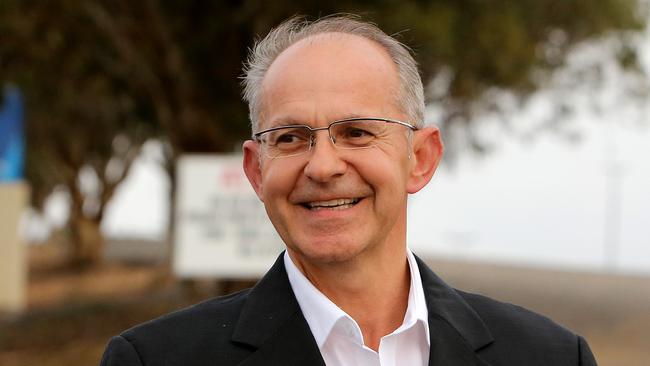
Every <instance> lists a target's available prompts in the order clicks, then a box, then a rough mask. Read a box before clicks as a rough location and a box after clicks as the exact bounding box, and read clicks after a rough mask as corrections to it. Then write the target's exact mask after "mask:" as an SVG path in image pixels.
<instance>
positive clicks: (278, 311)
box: [232, 254, 493, 366]
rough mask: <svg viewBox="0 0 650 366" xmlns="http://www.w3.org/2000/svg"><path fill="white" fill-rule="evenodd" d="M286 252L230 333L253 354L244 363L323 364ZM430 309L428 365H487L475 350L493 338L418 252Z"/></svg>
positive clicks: (247, 365)
mask: <svg viewBox="0 0 650 366" xmlns="http://www.w3.org/2000/svg"><path fill="white" fill-rule="evenodd" d="M282 256H283V255H282V254H281V255H280V256H279V257H278V259H277V260H276V262H275V264H274V265H273V267H271V269H270V270H269V272H268V273H267V274H266V275H265V276H264V278H262V279H261V280H260V282H259V283H258V284H257V285H256V286H255V287H254V288H253V289H252V290H251V292H250V294H249V297H248V299H247V301H246V304H245V305H244V308H243V309H242V312H241V315H240V317H239V320H238V322H237V325H236V326H235V330H234V333H233V336H232V341H233V342H234V343H237V344H240V345H242V346H244V347H246V348H250V349H251V351H252V354H251V356H250V357H248V358H246V359H245V360H244V361H243V362H242V363H241V364H240V365H241V366H254V365H286V366H291V365H320V366H325V363H324V361H323V358H322V357H321V355H320V351H319V349H318V346H317V345H316V341H315V340H314V337H313V335H312V333H311V331H310V329H309V325H308V324H307V321H306V320H305V318H304V316H303V315H302V312H301V311H300V306H299V305H298V302H297V300H296V298H295V296H294V294H293V290H292V289H291V285H290V284H289V279H288V278H287V273H286V270H285V268H284V262H283V259H282ZM416 260H417V262H418V267H419V270H420V276H421V278H422V286H423V288H424V293H425V298H426V302H427V309H428V312H429V332H430V339H431V348H430V355H429V365H431V366H433V365H435V366H439V365H455V366H469V365H475V366H489V364H488V363H486V362H484V361H483V360H481V359H480V357H479V356H478V355H477V353H476V351H478V350H479V349H481V348H483V347H485V346H487V345H489V344H490V343H492V342H493V339H492V335H491V334H490V331H489V330H488V329H487V327H486V326H485V324H484V323H483V321H482V320H481V318H480V317H479V316H478V314H476V312H475V311H474V309H472V308H471V307H470V306H469V304H467V302H465V300H464V299H463V298H462V297H461V296H460V295H459V294H458V293H457V292H456V291H455V290H454V289H452V288H451V287H449V286H448V285H447V284H445V283H444V282H443V281H442V280H441V279H440V278H439V277H438V276H436V275H435V274H434V273H433V272H432V271H431V270H430V269H429V267H427V265H426V264H425V263H424V262H422V261H421V260H420V259H419V258H417V257H416Z"/></svg>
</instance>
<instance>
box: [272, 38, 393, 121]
mask: <svg viewBox="0 0 650 366" xmlns="http://www.w3.org/2000/svg"><path fill="white" fill-rule="evenodd" d="M398 87H399V82H398V76H397V68H396V66H395V64H394V62H393V61H392V59H391V58H390V56H389V54H388V52H387V51H386V50H385V49H384V48H383V47H381V46H380V45H379V44H378V43H376V42H374V41H371V40H368V39H365V38H362V37H360V36H355V35H350V34H342V33H326V34H319V35H315V36H311V37H308V38H306V39H303V40H300V41H298V42H296V43H295V44H293V45H292V46H290V47H289V48H287V49H286V50H285V51H284V52H282V53H281V54H280V55H279V56H278V57H277V58H276V60H275V61H274V62H273V63H272V64H271V67H270V68H269V70H268V71H267V73H266V75H265V78H264V81H263V83H262V108H261V116H260V117H261V118H260V120H261V121H262V123H263V124H264V125H265V126H266V127H268V126H271V125H274V124H277V123H274V121H276V120H278V119H280V120H281V119H293V120H309V121H321V120H323V121H324V120H330V121H331V120H334V119H340V118H345V117H348V116H353V115H363V114H366V115H369V114H373V115H378V114H382V115H385V114H386V113H389V114H393V117H397V116H396V115H394V114H395V112H394V111H390V109H395V104H396V103H395V101H396V98H395V96H396V95H397V90H398Z"/></svg>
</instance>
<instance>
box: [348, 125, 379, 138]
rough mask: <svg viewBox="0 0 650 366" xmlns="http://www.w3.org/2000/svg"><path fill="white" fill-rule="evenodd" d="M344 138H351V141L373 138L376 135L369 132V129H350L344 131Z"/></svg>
mask: <svg viewBox="0 0 650 366" xmlns="http://www.w3.org/2000/svg"><path fill="white" fill-rule="evenodd" d="M344 136H345V138H349V139H360V138H366V137H372V136H374V134H373V133H372V132H371V131H368V130H367V129H364V128H360V127H348V128H346V129H345V131H344Z"/></svg>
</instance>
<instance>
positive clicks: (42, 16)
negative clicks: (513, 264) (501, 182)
mask: <svg viewBox="0 0 650 366" xmlns="http://www.w3.org/2000/svg"><path fill="white" fill-rule="evenodd" d="M641 10H642V9H641V3H640V1H639V0H602V1H590V0H506V1H499V2H487V1H480V0H454V1H449V0H429V1H426V0H403V1H394V0H380V1H367V0H349V1H344V2H336V3H327V4H323V3H322V2H320V1H315V0H304V1H302V2H300V3H296V2H292V1H287V0H278V1H274V2H265V1H253V0H249V1H245V0H243V1H229V2H205V1H198V0H191V1H175V2H168V1H157V0H143V1H129V0H115V1H102V0H89V1H85V2H81V3H79V2H76V1H72V0H43V1H28V0H23V1H19V0H5V1H4V2H3V3H2V4H0V37H2V38H0V80H5V81H11V82H13V83H16V84H18V85H19V86H20V87H21V88H22V89H23V91H24V93H25V95H26V99H27V102H28V108H27V134H28V162H27V175H28V179H29V180H30V182H31V183H32V185H33V189H34V192H35V199H34V202H35V204H36V205H38V204H39V203H40V202H42V199H43V197H45V196H46V195H47V194H49V192H50V191H51V189H52V188H53V187H55V186H57V185H61V184H63V185H65V186H66V187H67V190H68V192H70V196H71V200H72V207H73V210H72V212H73V214H72V216H71V220H70V223H69V228H70V230H69V231H70V233H71V234H72V239H73V242H78V244H76V246H75V248H78V249H77V251H76V252H75V253H76V254H75V255H76V257H78V258H80V259H81V258H82V257H87V258H86V259H84V260H86V261H92V260H93V258H96V257H97V254H98V253H99V251H98V250H93V251H91V252H93V254H92V255H90V256H86V255H81V254H80V253H81V252H80V249H79V248H84V247H86V248H99V247H100V244H97V243H101V241H102V240H101V235H100V233H99V230H98V227H99V226H98V225H99V222H100V221H101V216H102V215H101V214H102V212H103V207H104V204H105V203H106V202H107V201H108V199H110V196H111V194H112V192H113V191H114V189H115V187H116V185H117V184H119V182H120V181H121V179H123V178H124V176H125V175H126V174H127V173H128V167H129V165H130V162H131V161H132V159H133V157H134V156H135V154H136V153H137V151H138V149H139V146H140V145H141V144H142V142H143V141H144V140H146V139H147V138H150V137H156V138H159V139H162V140H163V141H165V142H166V143H167V145H168V146H169V149H168V156H167V169H168V172H169V174H170V177H171V179H172V187H174V184H173V181H174V176H175V161H176V158H177V157H178V155H180V154H182V153H186V152H223V151H232V150H233V148H234V147H235V146H237V145H238V144H239V141H241V140H243V139H245V138H247V136H248V134H249V128H248V119H247V109H246V106H245V105H244V104H243V103H242V102H241V100H240V86H239V80H238V76H240V75H241V63H242V60H243V59H244V58H245V57H246V53H247V49H248V47H250V46H251V45H252V40H253V39H254V37H256V36H257V35H263V34H265V33H266V32H267V31H268V30H269V29H270V27H272V26H273V25H275V24H277V23H278V22H280V21H281V20H283V19H285V18H287V17H289V16H292V15H294V14H305V15H307V16H308V17H310V18H314V17H316V16H318V15H322V14H330V13H336V12H351V13H360V14H364V15H365V18H368V19H371V20H374V21H376V22H377V23H379V25H380V26H381V27H382V28H383V29H385V30H387V31H388V32H390V33H397V32H401V33H400V34H399V37H401V38H402V40H403V41H404V42H405V43H406V44H408V45H410V46H411V47H412V48H413V49H414V51H415V53H416V56H417V59H418V61H419V63H420V65H421V67H422V73H423V79H424V80H425V81H431V80H434V81H435V82H434V83H431V84H430V86H429V87H428V102H429V103H430V104H432V105H436V106H438V107H439V108H440V109H441V110H442V111H443V114H442V117H441V121H440V123H439V124H440V125H441V127H442V128H443V129H448V128H449V127H450V126H454V125H462V126H464V128H465V129H469V128H471V126H472V124H473V123H475V122H474V121H475V119H474V118H473V116H475V115H476V114H477V113H480V112H481V111H483V110H486V109H491V108H495V105H496V104H495V102H494V100H493V98H491V96H492V95H493V94H494V93H493V91H494V90H502V91H508V92H510V93H512V94H513V95H516V96H520V97H525V96H526V95H528V94H530V93H532V92H533V91H535V90H537V89H538V88H540V87H542V86H543V85H544V80H545V78H546V77H547V76H548V75H549V74H550V73H551V72H553V71H554V70H556V69H557V68H558V67H560V66H561V65H562V64H563V62H564V60H565V57H566V54H567V52H568V51H569V50H570V49H572V47H574V46H575V45H576V44H579V43H580V42H583V41H585V40H589V39H594V38H597V37H601V36H604V35H607V34H618V35H620V44H621V47H620V49H621V50H625V51H626V52H627V51H629V52H627V57H626V58H625V60H626V61H625V62H626V63H628V64H630V65H634V60H635V50H634V49H633V48H632V47H626V46H627V45H628V43H627V41H626V37H625V35H626V34H627V33H628V32H633V31H637V30H640V29H642V28H643V27H644V25H645V21H644V20H645V14H644V12H642V11H641ZM576 15H579V16H576ZM441 81H442V82H441ZM440 85H442V86H443V87H440ZM54 90H56V92H52V91H54ZM116 162H120V163H116ZM116 166H119V167H121V169H118V170H116V168H115V167H116ZM89 171H90V172H91V174H90V176H93V175H94V176H95V177H96V178H97V181H98V182H99V184H98V185H99V187H102V188H101V189H97V190H96V191H95V193H92V192H91V191H92V190H84V189H82V188H83V187H81V185H80V184H79V183H80V182H79V180H80V179H79V177H80V174H81V173H82V172H85V173H84V174H85V175H84V176H88V174H87V173H88V172H89ZM109 171H110V172H112V173H109ZM117 171H119V173H116V172H117ZM93 172H94V173H93ZM97 192H101V193H97ZM172 194H173V188H172ZM88 202H90V203H88ZM92 202H94V203H92ZM172 202H173V201H172ZM93 207H94V208H93ZM88 220H90V221H91V222H92V225H91V226H93V227H94V229H92V230H90V231H93V232H94V233H95V234H93V235H89V237H91V238H84V234H79V233H82V232H85V231H88V230H86V229H82V227H87V226H88V225H86V224H84V223H85V222H87V221H88ZM84 225H85V226H84ZM75 233H77V234H75ZM92 237H95V238H92Z"/></svg>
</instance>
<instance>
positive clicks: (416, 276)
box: [284, 249, 431, 348]
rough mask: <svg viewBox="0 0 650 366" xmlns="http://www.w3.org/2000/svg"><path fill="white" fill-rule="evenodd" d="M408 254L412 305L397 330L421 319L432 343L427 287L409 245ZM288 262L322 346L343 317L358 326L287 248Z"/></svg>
mask: <svg viewBox="0 0 650 366" xmlns="http://www.w3.org/2000/svg"><path fill="white" fill-rule="evenodd" d="M406 256H407V259H408V264H409V269H410V273H411V286H410V289H409V295H408V305H407V309H406V313H405V314H404V320H403V322H402V325H401V326H399V327H398V328H397V329H396V330H395V331H394V332H393V333H399V332H401V331H403V330H406V329H408V328H410V327H411V326H413V325H414V324H415V323H416V322H420V323H421V324H422V327H423V328H424V330H425V333H426V339H427V343H428V344H431V341H430V338H429V322H428V315H429V314H428V311H427V305H426V300H425V298H424V289H423V288H422V279H421V278H420V271H419V268H418V264H417V262H416V260H415V256H414V255H413V253H411V251H410V250H408V249H407V250H406ZM284 266H285V268H286V270H287V276H288V277H289V283H290V284H291V288H292V289H293V292H294V294H295V296H296V299H297V300H298V304H299V305H300V310H302V313H303V315H304V316H305V319H306V320H307V324H308V325H309V328H310V329H311V332H312V334H313V335H314V339H315V340H316V344H317V345H318V347H319V348H322V347H323V344H324V343H325V341H326V340H327V338H328V337H329V335H330V333H331V332H332V329H333V328H334V327H335V326H336V324H337V323H338V322H339V321H340V320H341V319H348V320H349V321H351V322H352V323H353V324H354V326H355V328H358V325H357V323H356V322H355V321H354V319H352V317H350V316H349V315H348V314H347V313H345V312H344V311H343V310H342V309H341V308H339V307H338V306H337V305H336V304H334V303H333V302H332V301H331V300H330V299H328V298H327V296H325V295H324V294H323V293H322V292H320V291H319V290H318V289H317V288H316V287H315V286H314V285H313V284H312V283H311V282H310V281H309V280H308V279H307V277H305V275H304V274H303V273H302V272H300V270H299V269H298V267H296V265H295V264H294V263H293V261H292V260H291V257H289V254H288V253H287V252H285V253H284ZM359 333H360V332H359ZM355 338H356V337H355ZM357 341H360V342H363V340H362V339H361V340H358V339H357Z"/></svg>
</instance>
